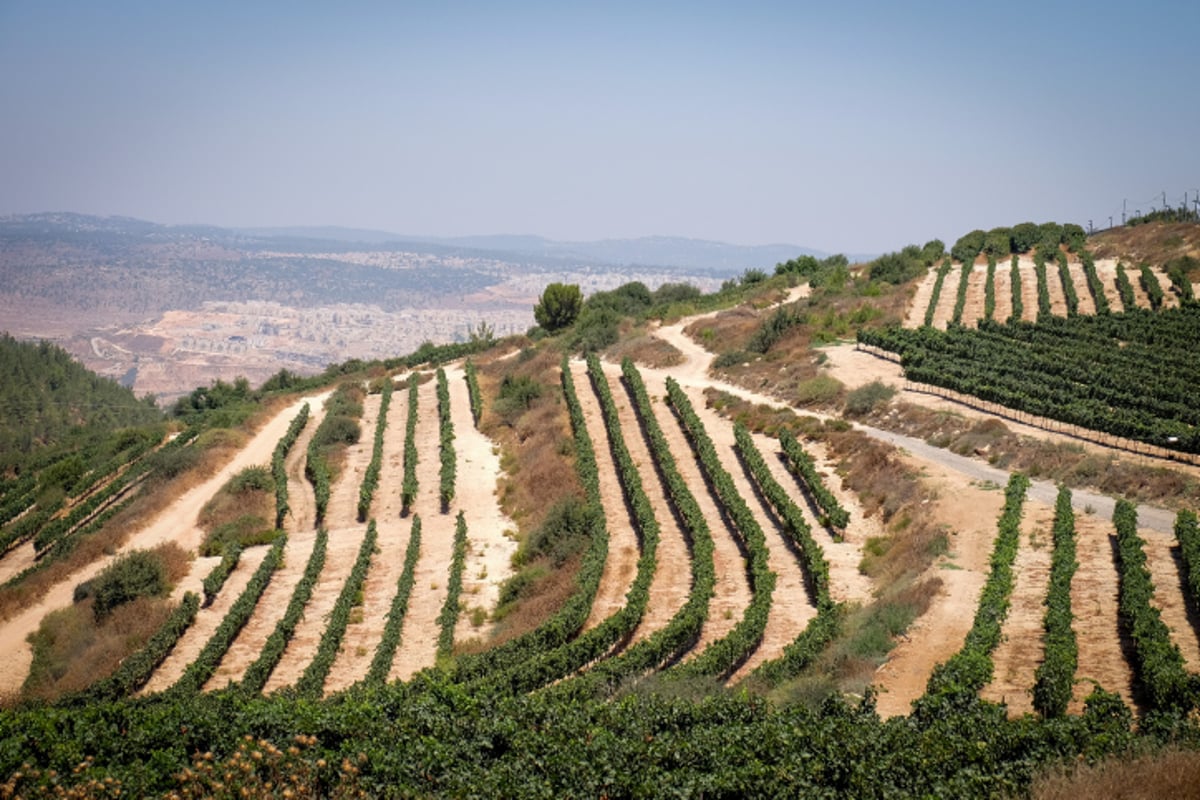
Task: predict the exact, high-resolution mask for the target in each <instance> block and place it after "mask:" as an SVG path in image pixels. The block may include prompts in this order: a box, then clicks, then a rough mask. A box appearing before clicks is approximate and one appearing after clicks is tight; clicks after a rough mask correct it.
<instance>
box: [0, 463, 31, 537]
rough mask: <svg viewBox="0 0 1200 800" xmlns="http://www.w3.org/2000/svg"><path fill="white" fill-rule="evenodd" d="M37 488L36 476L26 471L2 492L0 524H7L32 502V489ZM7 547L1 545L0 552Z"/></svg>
mask: <svg viewBox="0 0 1200 800" xmlns="http://www.w3.org/2000/svg"><path fill="white" fill-rule="evenodd" d="M36 489H37V477H36V476H35V475H34V473H33V472H32V471H31V472H26V473H24V474H22V475H21V476H20V477H19V478H17V480H16V481H15V482H13V485H12V486H10V487H9V488H8V490H7V491H5V493H4V499H3V501H2V502H0V525H7V524H8V523H9V522H10V521H12V520H14V519H16V518H17V516H18V515H19V514H20V513H21V512H22V511H24V510H25V509H27V508H29V507H30V506H31V505H33V503H34V491H35V490H36ZM6 549H8V545H3V548H2V549H0V552H3V550H6Z"/></svg>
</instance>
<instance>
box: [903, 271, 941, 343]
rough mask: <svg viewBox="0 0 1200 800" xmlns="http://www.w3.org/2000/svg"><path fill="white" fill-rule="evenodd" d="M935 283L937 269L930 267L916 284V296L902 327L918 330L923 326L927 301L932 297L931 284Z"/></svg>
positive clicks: (927, 306) (927, 305)
mask: <svg viewBox="0 0 1200 800" xmlns="http://www.w3.org/2000/svg"><path fill="white" fill-rule="evenodd" d="M935 283H937V267H932V268H931V269H930V270H929V271H928V272H927V273H925V277H924V278H922V279H921V282H920V283H919V284H917V291H916V294H914V295H913V300H912V304H911V305H909V307H908V314H907V315H906V316H905V318H904V327H906V328H919V327H921V326H922V325H924V324H925V309H927V308H929V299H930V298H931V297H933V284H935Z"/></svg>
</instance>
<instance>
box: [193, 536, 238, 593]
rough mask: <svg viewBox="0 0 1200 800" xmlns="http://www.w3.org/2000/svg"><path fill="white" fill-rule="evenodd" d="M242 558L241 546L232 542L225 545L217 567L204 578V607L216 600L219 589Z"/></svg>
mask: <svg viewBox="0 0 1200 800" xmlns="http://www.w3.org/2000/svg"><path fill="white" fill-rule="evenodd" d="M241 558H242V546H241V544H239V543H237V542H234V543H233V544H230V545H227V546H226V547H225V550H224V552H223V553H222V554H221V561H220V563H218V564H217V566H215V567H213V569H212V572H209V573H208V574H207V575H205V576H204V583H203V585H202V588H203V589H204V607H205V608H208V607H209V606H211V605H212V603H213V600H215V599H216V597H217V593H218V592H219V591H221V587H222V586H224V585H225V581H226V580H228V578H229V576H230V575H231V574H233V571H234V570H235V569H236V568H237V565H238V562H239V561H240V560H241Z"/></svg>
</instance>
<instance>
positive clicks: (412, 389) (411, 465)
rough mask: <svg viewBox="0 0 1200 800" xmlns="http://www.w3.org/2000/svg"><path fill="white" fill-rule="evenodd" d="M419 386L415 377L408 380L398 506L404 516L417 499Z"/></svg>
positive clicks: (412, 376) (411, 376)
mask: <svg viewBox="0 0 1200 800" xmlns="http://www.w3.org/2000/svg"><path fill="white" fill-rule="evenodd" d="M419 389H420V384H419V383H418V382H417V376H416V375H410V376H409V378H408V416H407V418H406V421H405V423H404V479H403V481H402V482H401V484H400V505H401V511H402V513H404V514H407V513H408V512H409V509H411V508H412V504H413V503H414V502H415V501H416V499H417V489H418V488H419V483H418V481H417V441H416V438H417V418H418V416H417V415H418V414H419V413H420V410H419V403H418V399H417V392H418V390H419Z"/></svg>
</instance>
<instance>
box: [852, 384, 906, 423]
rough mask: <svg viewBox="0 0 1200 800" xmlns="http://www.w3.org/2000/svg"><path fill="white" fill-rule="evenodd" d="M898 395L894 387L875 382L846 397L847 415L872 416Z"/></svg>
mask: <svg viewBox="0 0 1200 800" xmlns="http://www.w3.org/2000/svg"><path fill="white" fill-rule="evenodd" d="M895 394H896V389H895V387H894V386H888V385H887V384H885V383H883V382H881V381H878V380H874V381H871V382H870V383H868V384H866V385H865V386H860V387H858V388H857V389H855V390H854V391H852V392H850V393H849V394H848V395H846V413H847V414H849V415H851V416H862V415H863V414H870V413H871V412H872V411H874V410H875V409H876V408H877V407H878V406H880V405H881V404H883V403H886V402H887V401H888V400H891V399H892V397H893V396H894V395H895Z"/></svg>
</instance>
